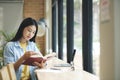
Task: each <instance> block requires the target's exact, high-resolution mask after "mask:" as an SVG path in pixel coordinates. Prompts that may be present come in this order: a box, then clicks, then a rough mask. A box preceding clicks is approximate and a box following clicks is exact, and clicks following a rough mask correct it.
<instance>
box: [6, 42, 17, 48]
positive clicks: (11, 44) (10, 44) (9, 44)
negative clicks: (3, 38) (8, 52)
mask: <svg viewBox="0 0 120 80" xmlns="http://www.w3.org/2000/svg"><path fill="white" fill-rule="evenodd" d="M14 45H15V42H12V41H10V42H7V43H6V47H10V46H11V47H12V46H14Z"/></svg>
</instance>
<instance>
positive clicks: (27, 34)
mask: <svg viewBox="0 0 120 80" xmlns="http://www.w3.org/2000/svg"><path fill="white" fill-rule="evenodd" d="M35 32H36V27H35V25H31V26H28V27H26V28H25V29H24V30H23V37H22V38H23V39H24V40H26V41H28V40H30V39H31V38H33V36H34V35H35Z"/></svg>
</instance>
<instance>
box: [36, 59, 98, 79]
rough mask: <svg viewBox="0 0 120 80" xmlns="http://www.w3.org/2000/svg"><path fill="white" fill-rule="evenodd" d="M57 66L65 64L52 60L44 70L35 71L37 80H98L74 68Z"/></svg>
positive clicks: (58, 60)
mask: <svg viewBox="0 0 120 80" xmlns="http://www.w3.org/2000/svg"><path fill="white" fill-rule="evenodd" d="M58 64H67V63H66V62H64V61H62V60H60V59H57V58H53V59H51V60H49V61H48V62H47V67H46V68H45V69H37V70H36V71H35V72H36V75H37V78H38V80H99V78H98V77H97V76H95V75H93V74H90V73H88V72H86V71H84V70H81V69H79V68H76V67H75V70H72V69H71V67H63V66H62V67H55V65H58Z"/></svg>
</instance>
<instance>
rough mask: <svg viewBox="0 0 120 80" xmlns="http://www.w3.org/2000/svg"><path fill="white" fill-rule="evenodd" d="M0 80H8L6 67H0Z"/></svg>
mask: <svg viewBox="0 0 120 80" xmlns="http://www.w3.org/2000/svg"><path fill="white" fill-rule="evenodd" d="M0 80H10V78H9V73H8V70H7V66H4V67H2V69H1V70H0Z"/></svg>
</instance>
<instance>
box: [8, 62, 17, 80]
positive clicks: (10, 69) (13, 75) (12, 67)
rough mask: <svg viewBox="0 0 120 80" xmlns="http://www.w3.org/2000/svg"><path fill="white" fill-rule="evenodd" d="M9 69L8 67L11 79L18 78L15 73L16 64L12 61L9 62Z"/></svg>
mask: <svg viewBox="0 0 120 80" xmlns="http://www.w3.org/2000/svg"><path fill="white" fill-rule="evenodd" d="M7 69H8V73H9V77H10V80H17V79H16V74H15V69H14V66H13V64H12V63H10V64H7Z"/></svg>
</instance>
